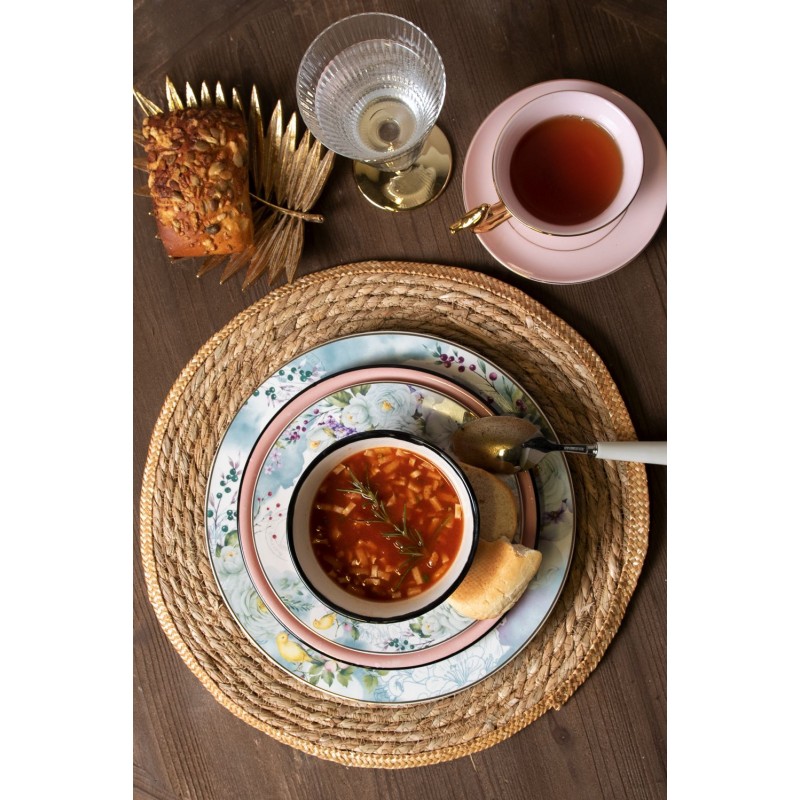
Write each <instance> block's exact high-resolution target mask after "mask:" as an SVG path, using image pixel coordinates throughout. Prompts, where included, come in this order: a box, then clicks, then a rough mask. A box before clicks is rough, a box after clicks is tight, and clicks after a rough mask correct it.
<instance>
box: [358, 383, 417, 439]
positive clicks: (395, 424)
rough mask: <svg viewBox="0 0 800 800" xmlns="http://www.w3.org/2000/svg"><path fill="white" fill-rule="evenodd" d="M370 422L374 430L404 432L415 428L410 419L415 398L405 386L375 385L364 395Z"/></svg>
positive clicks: (414, 405)
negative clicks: (384, 429) (383, 429)
mask: <svg viewBox="0 0 800 800" xmlns="http://www.w3.org/2000/svg"><path fill="white" fill-rule="evenodd" d="M364 400H365V402H366V405H367V408H368V409H369V416H370V421H371V422H372V425H373V427H375V428H389V429H390V430H406V429H408V428H415V427H416V426H415V425H414V422H413V419H412V417H413V416H414V412H415V411H416V410H417V396H416V395H415V394H413V393H412V392H411V391H409V390H408V389H407V388H406V387H405V386H397V385H392V384H387V385H384V384H380V383H376V384H374V385H373V386H371V387H370V388H369V390H368V391H367V393H366V394H365V395H364Z"/></svg>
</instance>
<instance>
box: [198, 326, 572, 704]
mask: <svg viewBox="0 0 800 800" xmlns="http://www.w3.org/2000/svg"><path fill="white" fill-rule="evenodd" d="M489 414H519V415H524V416H526V417H527V418H529V419H530V420H531V421H533V422H535V423H536V424H538V425H539V426H540V427H541V428H542V430H543V431H544V432H545V433H547V434H549V435H550V436H554V433H553V431H552V430H551V428H550V426H549V425H548V424H547V421H546V420H545V419H544V418H543V416H542V414H541V412H540V410H539V409H538V408H537V406H536V404H535V402H534V400H533V399H532V398H531V397H529V396H528V395H527V394H526V393H525V392H524V390H523V389H522V388H521V387H520V386H519V385H518V384H517V383H516V382H515V381H514V379H513V378H512V377H511V376H509V375H507V374H505V373H504V372H503V371H502V370H501V369H499V368H498V367H496V366H494V365H493V364H491V363H489V362H488V361H486V360H485V359H484V358H482V357H481V356H480V355H479V354H477V353H475V352H473V351H471V350H470V349H468V348H465V347H462V346H460V345H457V344H455V343H453V342H448V341H444V340H441V339H433V338H430V337H427V336H421V335H417V334H411V333H392V332H386V331H381V332H376V333H366V334H360V335H357V336H353V337H348V338H344V339H337V340H335V341H331V342H328V343H326V344H324V345H322V346H320V347H317V348H315V349H313V350H310V351H308V352H306V353H304V354H303V355H301V356H298V357H297V358H295V359H294V360H292V361H291V362H289V363H287V364H285V365H284V366H283V367H281V368H280V369H279V370H277V371H276V372H275V373H274V374H273V375H271V376H270V377H269V378H268V379H267V380H266V381H264V383H263V384H262V385H261V386H259V387H258V389H256V390H255V391H254V392H253V394H252V396H251V397H250V398H249V399H248V400H247V402H246V403H245V404H244V406H243V407H242V408H241V409H240V410H239V412H238V413H237V414H236V416H235V417H234V419H233V422H232V423H231V425H230V427H229V428H228V430H227V431H226V432H225V434H224V436H223V438H222V441H221V443H220V447H219V450H218V452H217V454H216V457H215V460H214V463H213V467H212V472H211V476H210V479H209V483H208V490H207V497H206V532H207V542H208V548H209V557H210V559H211V564H212V566H213V569H214V573H215V576H216V578H217V582H218V584H219V588H220V591H221V593H222V595H223V597H224V599H225V601H226V603H227V604H228V607H229V608H230V610H231V613H232V614H233V616H234V617H235V619H236V620H237V621H238V623H239V625H240V626H241V627H242V629H243V630H244V631H245V632H246V633H247V634H248V636H249V637H250V638H251V639H252V640H253V642H254V643H255V644H256V645H257V646H258V647H259V648H260V649H261V650H262V652H264V654H265V655H266V656H267V657H269V658H270V659H271V660H272V661H274V662H275V663H276V664H277V665H278V666H280V667H281V668H282V669H284V670H286V671H287V672H289V673H291V674H292V675H294V676H296V677H297V678H298V679H299V680H303V681H305V682H307V683H310V684H312V685H314V686H317V687H319V688H320V689H323V690H325V691H328V692H330V693H332V694H334V695H337V696H340V697H347V698H351V699H355V700H360V701H365V702H371V703H389V704H392V703H409V702H418V701H423V700H431V699H435V698H439V697H444V696H447V695H449V694H452V693H454V692H457V691H460V690H461V689H464V688H466V687H468V686H471V685H473V684H474V683H476V682H477V681H479V680H482V679H483V678H485V677H487V676H488V675H490V674H492V673H493V672H495V671H496V670H497V669H499V668H500V667H502V666H503V665H504V664H506V663H507V662H508V661H509V660H510V659H511V658H513V657H514V656H515V655H516V654H517V653H518V652H519V651H520V650H521V649H522V648H524V647H525V645H526V644H527V643H528V642H529V641H530V639H531V638H532V637H533V636H535V635H536V633H537V631H538V630H539V629H540V628H541V626H542V625H543V623H544V622H545V620H546V619H547V616H548V615H549V613H550V611H551V609H552V608H553V606H554V604H555V602H556V600H557V599H558V596H559V594H560V592H561V589H562V587H563V585H564V581H565V579H566V575H567V571H568V568H569V564H570V560H571V557H572V551H573V546H574V540H575V519H574V514H573V490H572V483H571V480H570V475H569V471H568V469H567V465H566V461H565V459H564V457H563V455H561V454H555V453H554V454H551V455H549V456H548V457H547V458H546V459H544V460H543V461H542V462H541V463H540V464H539V466H538V467H537V469H536V470H535V471H534V472H532V473H523V474H521V475H520V476H517V477H513V478H508V479H507V480H508V484H509V486H510V488H511V489H512V491H513V492H514V494H515V497H516V499H517V503H518V506H519V512H520V513H519V519H520V526H519V530H518V531H517V537H516V538H517V541H520V542H522V543H523V544H525V545H527V546H528V547H534V546H535V547H536V548H537V549H538V550H540V551H541V552H542V555H543V562H542V566H541V568H540V569H539V572H538V574H537V576H536V577H535V578H534V580H533V581H532V582H531V584H530V585H529V587H528V589H527V591H526V592H525V594H524V595H523V597H522V598H521V599H520V600H519V601H518V602H517V604H516V605H515V606H514V607H513V608H512V610H511V611H509V612H508V613H507V614H506V615H505V616H504V617H503V618H502V619H496V620H488V621H481V622H475V621H473V620H469V619H466V618H464V617H462V616H460V615H459V614H458V613H456V612H455V611H454V610H453V609H452V608H451V607H450V606H449V604H447V603H446V602H444V603H442V604H441V605H440V606H438V607H436V608H434V609H433V610H432V611H430V612H427V613H425V614H423V615H422V616H420V617H418V618H416V619H412V620H407V621H405V622H395V623H383V624H381V623H365V622H361V621H358V620H356V619H353V618H350V617H347V616H345V615H343V614H341V613H338V612H336V611H334V610H333V609H331V608H328V607H326V606H324V605H322V604H321V603H320V602H319V600H317V599H316V598H315V597H314V595H312V593H311V592H310V591H309V590H308V588H307V587H306V586H305V584H304V583H303V581H302V579H301V578H300V576H299V575H298V573H297V571H296V569H295V568H294V566H293V564H292V559H291V557H290V554H289V548H288V543H287V536H286V514H285V512H286V509H287V507H288V504H289V499H290V497H291V495H292V492H293V489H294V486H295V485H296V483H297V481H298V480H299V478H300V476H301V474H302V472H303V469H304V468H305V466H307V465H308V463H309V462H310V461H311V460H312V459H313V458H314V457H315V456H316V455H317V454H318V453H319V452H321V451H322V450H324V449H325V448H326V447H327V446H329V445H330V444H331V443H332V442H334V441H336V440H338V439H340V438H341V437H343V436H347V435H349V434H352V433H355V432H360V431H365V430H372V429H376V428H388V429H392V430H400V431H406V432H408V433H414V434H416V435H418V436H420V437H422V438H424V439H427V440H429V441H431V442H433V443H435V444H437V445H439V446H440V447H442V448H443V449H445V450H450V438H451V436H452V433H453V431H454V430H455V429H456V427H457V426H458V425H459V424H461V423H462V422H464V421H465V420H466V419H469V418H471V417H474V416H486V415H489Z"/></svg>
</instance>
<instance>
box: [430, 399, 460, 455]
mask: <svg viewBox="0 0 800 800" xmlns="http://www.w3.org/2000/svg"><path fill="white" fill-rule="evenodd" d="M458 428H459V423H458V420H457V419H455V418H454V417H452V416H450V415H449V414H448V413H447V412H446V411H445V412H442V411H437V409H436V407H435V406H434V407H433V408H432V409H431V411H430V413H429V414H428V417H427V419H426V420H425V434H426V436H427V438H429V439H430V440H431V441H432V442H433V443H434V444H437V445H439V447H441V448H442V449H443V450H448V449H449V447H450V442H451V441H452V439H453V434H454V433H455V432H456V431H457V430H458Z"/></svg>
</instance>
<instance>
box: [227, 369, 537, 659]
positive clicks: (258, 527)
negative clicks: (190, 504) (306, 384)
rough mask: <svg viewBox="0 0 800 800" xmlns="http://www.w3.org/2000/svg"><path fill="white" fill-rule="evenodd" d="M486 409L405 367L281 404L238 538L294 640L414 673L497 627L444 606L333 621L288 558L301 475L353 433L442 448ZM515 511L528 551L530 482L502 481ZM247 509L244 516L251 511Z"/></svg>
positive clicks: (247, 492) (351, 376) (446, 383)
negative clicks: (291, 508) (392, 618)
mask: <svg viewBox="0 0 800 800" xmlns="http://www.w3.org/2000/svg"><path fill="white" fill-rule="evenodd" d="M491 413H492V411H491V409H490V408H489V407H488V406H487V405H486V404H485V403H483V402H482V401H481V400H479V399H478V398H477V397H475V395H474V394H473V393H472V392H470V391H468V390H466V389H464V388H463V387H461V386H459V385H457V384H455V383H453V382H452V381H450V380H448V379H447V378H444V377H442V376H439V375H435V374H431V373H428V372H425V371H422V370H417V369H411V368H405V367H372V368H368V369H360V370H352V371H347V372H345V373H342V374H339V375H336V376H333V377H332V378H329V379H327V380H323V381H320V382H319V383H317V384H315V385H314V386H312V387H310V388H308V389H306V390H305V391H303V392H302V393H300V394H299V395H297V396H296V397H295V398H294V399H293V400H291V401H290V402H288V403H287V404H286V405H285V406H284V407H283V408H282V409H281V410H280V412H279V413H278V414H277V415H276V416H275V417H274V418H273V419H272V420H271V421H270V423H269V424H268V425H267V426H266V428H265V430H264V432H263V433H262V435H261V436H260V437H259V439H258V441H257V443H256V446H255V448H254V449H253V451H252V453H251V455H250V458H249V460H248V463H247V465H246V466H245V469H244V473H243V475H242V479H241V489H240V496H239V509H240V511H239V537H240V543H241V550H242V557H243V559H244V563H245V566H246V567H247V570H248V572H249V574H250V577H251V579H252V581H253V583H254V585H255V586H256V589H257V591H258V593H259V595H260V596H261V598H262V599H263V601H264V603H265V604H266V606H267V608H269V610H270V611H271V612H272V613H273V614H274V615H275V617H276V618H277V619H278V620H279V621H280V622H281V623H282V624H283V625H284V626H285V627H286V628H287V629H288V630H289V631H290V632H291V633H293V634H294V635H295V636H296V637H297V638H298V639H299V640H300V641H302V642H303V643H305V644H307V645H309V646H310V647H313V648H315V649H317V650H318V651H320V652H322V653H324V654H326V655H327V656H329V657H330V658H334V659H339V660H343V661H347V662H348V663H353V664H357V665H359V666H368V667H374V668H384V669H399V668H404V667H418V666H422V665H425V664H430V663H433V662H434V661H438V660H440V659H443V658H447V657H449V656H452V655H453V654H455V653H457V652H459V651H460V650H463V649H464V648H466V647H468V646H469V645H471V644H473V643H474V642H476V641H477V640H478V639H480V638H481V637H482V636H484V635H485V634H486V633H487V632H488V631H489V630H491V629H492V627H494V625H495V624H496V623H497V620H484V621H481V622H474V621H472V620H468V619H466V618H465V617H462V616H461V615H459V614H458V613H457V612H456V611H455V610H454V609H452V608H451V607H450V606H449V604H447V603H446V602H445V603H442V604H440V605H439V606H437V607H436V608H435V609H433V610H431V611H429V612H427V613H426V614H423V615H421V616H420V617H418V618H416V619H413V620H408V621H404V622H397V623H368V622H362V621H358V620H355V619H352V618H350V617H348V616H347V615H344V614H341V613H337V612H336V611H335V610H334V609H332V608H329V607H327V606H325V605H324V604H323V603H321V602H320V601H319V600H317V599H316V598H315V596H314V595H313V593H312V592H311V591H310V590H309V589H308V587H306V586H305V584H304V583H303V581H302V579H301V577H300V575H299V574H298V573H297V570H296V568H295V566H294V564H293V562H292V559H291V556H290V554H289V548H288V542H287V530H286V516H285V510H286V508H287V507H288V504H289V499H290V498H291V495H292V491H293V490H294V487H295V485H296V483H297V481H298V480H299V478H300V476H301V474H302V471H303V469H304V467H305V466H306V465H307V464H308V463H310V461H311V460H313V458H314V457H315V456H316V455H317V454H318V453H319V452H321V451H322V450H324V449H325V448H326V447H327V446H328V445H330V444H332V443H333V442H335V441H337V440H338V439H340V438H342V437H343V436H347V435H349V434H352V433H357V432H361V431H365V430H374V429H376V428H389V429H392V430H401V431H406V432H409V433H414V434H416V435H418V436H420V437H422V438H424V439H426V440H428V441H431V442H433V443H435V444H437V445H439V446H440V447H442V448H443V449H445V450H449V449H450V437H451V435H452V433H453V431H454V430H455V429H456V427H457V426H458V425H459V424H461V423H462V422H463V421H464V420H465V419H466V418H470V417H472V416H487V415H489V414H491ZM508 483H509V486H510V487H511V489H512V491H513V492H514V494H515V496H516V498H517V502H518V506H519V511H520V514H519V519H520V526H519V530H518V532H517V537H516V538H517V540H519V541H522V542H523V543H525V544H526V545H527V546H529V547H533V546H534V543H535V538H536V520H537V513H536V499H535V494H534V490H533V483H532V481H531V479H530V476H529V475H528V474H521V475H520V476H518V477H516V478H509V479H508ZM248 510H250V513H248Z"/></svg>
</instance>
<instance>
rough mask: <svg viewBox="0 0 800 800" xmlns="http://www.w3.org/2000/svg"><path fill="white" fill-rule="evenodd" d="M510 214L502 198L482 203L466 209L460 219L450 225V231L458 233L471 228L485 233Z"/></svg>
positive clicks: (474, 231)
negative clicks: (469, 209) (489, 202)
mask: <svg viewBox="0 0 800 800" xmlns="http://www.w3.org/2000/svg"><path fill="white" fill-rule="evenodd" d="M510 216H511V212H510V211H509V210H508V209H507V208H506V207H505V204H504V203H503V201H502V200H498V201H497V202H496V203H492V205H489V204H488V203H482V204H481V205H479V206H478V207H477V208H473V209H472V210H471V211H467V213H466V214H464V216H463V217H461V219H459V220H457V221H456V222H454V223H453V224H452V225H451V226H450V233H458V231H465V230H467V229H472V232H473V233H486V232H487V231H490V230H492V228H496V227H497V226H498V225H499V224H500V223H501V222H505V221H506V220H507V219H508V218H509V217H510Z"/></svg>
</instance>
